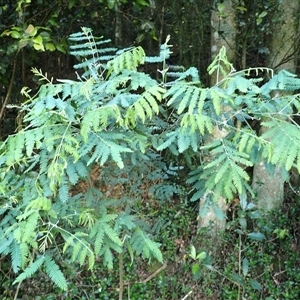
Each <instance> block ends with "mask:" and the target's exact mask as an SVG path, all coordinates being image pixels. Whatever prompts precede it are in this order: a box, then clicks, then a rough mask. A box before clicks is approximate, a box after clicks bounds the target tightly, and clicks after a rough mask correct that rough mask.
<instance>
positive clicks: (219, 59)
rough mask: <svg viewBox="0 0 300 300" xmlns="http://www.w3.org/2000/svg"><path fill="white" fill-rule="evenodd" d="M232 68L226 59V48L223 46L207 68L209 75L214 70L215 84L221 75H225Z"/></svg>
mask: <svg viewBox="0 0 300 300" xmlns="http://www.w3.org/2000/svg"><path fill="white" fill-rule="evenodd" d="M233 70H234V68H233V65H232V63H230V62H229V61H228V58H227V55H226V48H225V47H224V46H223V47H222V48H221V49H220V51H219V53H218V54H217V55H216V57H215V58H214V60H213V61H212V63H211V64H210V65H209V66H208V68H207V71H208V74H209V75H211V74H213V73H214V72H216V74H217V76H216V77H217V84H218V83H219V81H220V78H221V76H222V77H226V76H227V75H229V74H230V72H232V71H233Z"/></svg>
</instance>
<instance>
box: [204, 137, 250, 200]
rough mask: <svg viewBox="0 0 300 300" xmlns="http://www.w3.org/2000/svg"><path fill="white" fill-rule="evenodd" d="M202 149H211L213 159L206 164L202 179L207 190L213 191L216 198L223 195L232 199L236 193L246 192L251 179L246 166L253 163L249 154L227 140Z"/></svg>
mask: <svg viewBox="0 0 300 300" xmlns="http://www.w3.org/2000/svg"><path fill="white" fill-rule="evenodd" d="M211 147H213V148H212V149H211ZM202 149H211V155H212V157H213V160H212V161H210V162H207V163H206V164H205V165H204V168H203V173H202V174H201V176H200V179H202V180H205V188H206V190H207V191H213V194H214V199H218V198H219V197H220V196H223V197H225V198H227V199H230V200H231V199H233V197H234V195H235V194H242V192H245V187H248V184H247V181H249V179H250V177H249V175H248V173H247V172H246V171H245V167H249V166H252V165H253V164H252V162H251V161H250V160H249V155H247V154H245V153H243V152H239V151H238V150H236V146H235V145H234V144H232V143H230V142H229V141H226V140H223V141H219V142H218V141H216V142H214V143H213V144H211V145H206V146H203V147H202Z"/></svg>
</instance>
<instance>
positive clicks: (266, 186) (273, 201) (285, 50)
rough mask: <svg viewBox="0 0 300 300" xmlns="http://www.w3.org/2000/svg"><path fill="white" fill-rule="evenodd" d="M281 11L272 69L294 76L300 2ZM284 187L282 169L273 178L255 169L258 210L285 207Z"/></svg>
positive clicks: (287, 2) (291, 1)
mask: <svg viewBox="0 0 300 300" xmlns="http://www.w3.org/2000/svg"><path fill="white" fill-rule="evenodd" d="M278 11H279V14H281V15H280V17H279V18H278V19H277V20H278V21H277V23H275V24H274V28H273V29H272V33H273V35H272V37H271V41H270V44H269V51H270V53H269V59H268V67H272V68H275V69H276V70H280V69H286V70H288V71H289V72H292V73H294V72H295V71H296V56H295V52H296V42H297V26H296V24H297V22H298V21H297V16H298V12H299V1H298V0H284V1H282V2H281V3H280V4H279V8H278ZM274 19H275V18H274ZM266 130H267V128H265V127H262V128H261V129H260V133H261V134H262V133H263V132H266ZM284 183H285V179H284V177H283V175H282V172H280V168H278V167H275V168H274V171H273V174H270V173H269V172H268V171H267V170H266V166H265V163H264V162H263V161H261V162H260V163H259V164H256V165H255V166H254V170H253V182H252V188H253V189H254V191H255V192H256V195H257V206H258V208H259V209H260V210H263V211H266V212H267V211H271V210H273V209H275V208H277V207H280V206H281V205H282V203H283V200H284Z"/></svg>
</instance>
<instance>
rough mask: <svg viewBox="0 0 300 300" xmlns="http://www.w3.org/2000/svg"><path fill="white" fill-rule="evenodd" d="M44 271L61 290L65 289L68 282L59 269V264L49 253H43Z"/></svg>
mask: <svg viewBox="0 0 300 300" xmlns="http://www.w3.org/2000/svg"><path fill="white" fill-rule="evenodd" d="M44 265H45V271H46V273H47V275H48V276H49V277H50V279H51V280H52V281H53V282H54V283H55V284H56V285H57V286H58V287H59V288H60V289H62V290H63V291H66V290H67V288H68V284H67V281H66V278H65V276H64V274H63V273H62V271H61V270H60V269H59V266H58V265H57V264H56V262H55V261H54V260H53V258H52V257H51V256H49V255H45V262H44Z"/></svg>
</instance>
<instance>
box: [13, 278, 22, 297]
mask: <svg viewBox="0 0 300 300" xmlns="http://www.w3.org/2000/svg"><path fill="white" fill-rule="evenodd" d="M21 283H22V281H19V283H18V286H17V290H16V293H15V297H14V300H17V298H18V294H19V290H20V287H21Z"/></svg>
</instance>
